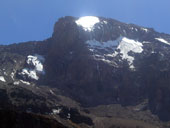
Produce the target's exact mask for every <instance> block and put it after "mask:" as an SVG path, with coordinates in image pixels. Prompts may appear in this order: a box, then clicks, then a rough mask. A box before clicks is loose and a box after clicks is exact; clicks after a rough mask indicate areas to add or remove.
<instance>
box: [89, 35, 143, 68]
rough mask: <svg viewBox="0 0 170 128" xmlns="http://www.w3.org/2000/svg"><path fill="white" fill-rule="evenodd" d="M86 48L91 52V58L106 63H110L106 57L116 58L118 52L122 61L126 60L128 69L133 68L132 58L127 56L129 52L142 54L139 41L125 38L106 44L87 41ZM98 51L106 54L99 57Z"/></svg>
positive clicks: (141, 45)
mask: <svg viewBox="0 0 170 128" xmlns="http://www.w3.org/2000/svg"><path fill="white" fill-rule="evenodd" d="M86 44H87V45H88V48H89V50H90V51H91V52H93V56H94V57H95V59H97V60H102V61H104V62H107V63H112V61H111V60H110V59H108V57H112V58H113V57H116V56H117V55H118V54H119V52H118V51H120V53H121V55H120V57H121V58H122V59H126V60H127V61H128V63H129V65H130V68H134V66H133V61H134V57H133V56H131V55H129V54H128V53H129V52H130V51H132V52H134V53H142V52H143V48H142V47H143V44H142V43H141V42H139V41H135V40H132V39H128V38H126V37H119V38H118V39H117V40H110V41H107V42H99V41H96V40H88V41H86ZM116 49H117V50H118V51H117V50H116ZM99 50H104V51H106V54H104V55H103V54H102V55H100V51H99Z"/></svg>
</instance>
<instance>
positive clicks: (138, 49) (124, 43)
mask: <svg viewBox="0 0 170 128" xmlns="http://www.w3.org/2000/svg"><path fill="white" fill-rule="evenodd" d="M142 47H143V44H142V43H140V42H138V41H134V40H131V39H128V38H126V37H123V38H122V40H121V42H120V44H119V46H118V47H117V49H120V53H121V54H122V59H126V60H128V61H129V64H132V63H133V61H134V57H132V56H130V55H128V53H129V52H130V51H132V52H134V53H142V52H143V48H142Z"/></svg>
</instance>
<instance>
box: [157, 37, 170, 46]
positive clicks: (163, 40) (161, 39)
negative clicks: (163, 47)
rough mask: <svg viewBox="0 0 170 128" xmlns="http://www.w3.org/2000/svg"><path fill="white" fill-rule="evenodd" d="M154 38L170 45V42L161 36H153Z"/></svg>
mask: <svg viewBox="0 0 170 128" xmlns="http://www.w3.org/2000/svg"><path fill="white" fill-rule="evenodd" d="M155 39H156V40H158V41H160V42H162V43H164V44H168V45H170V42H168V41H166V40H165V39H163V38H155Z"/></svg>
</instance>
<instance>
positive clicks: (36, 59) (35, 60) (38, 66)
mask: <svg viewBox="0 0 170 128" xmlns="http://www.w3.org/2000/svg"><path fill="white" fill-rule="evenodd" d="M44 61H45V59H44V57H43V56H40V55H35V56H32V55H29V56H28V57H27V64H32V65H33V66H35V70H36V71H38V72H43V65H42V62H44Z"/></svg>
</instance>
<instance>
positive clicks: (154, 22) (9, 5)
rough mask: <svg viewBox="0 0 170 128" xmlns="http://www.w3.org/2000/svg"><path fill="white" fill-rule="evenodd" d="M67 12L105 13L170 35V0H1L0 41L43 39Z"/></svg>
mask: <svg viewBox="0 0 170 128" xmlns="http://www.w3.org/2000/svg"><path fill="white" fill-rule="evenodd" d="M68 15H69V16H77V17H80V16H85V15H94V16H104V17H109V18H114V19H117V20H120V21H122V22H126V23H134V24H137V25H141V26H145V27H152V28H154V29H155V30H157V31H159V32H164V33H169V34H170V0H0V44H10V43H15V42H16V43H17V42H25V41H31V40H44V39H46V38H48V37H50V36H51V34H52V32H53V26H54V23H55V22H56V21H57V20H58V18H60V17H63V16H68Z"/></svg>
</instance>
